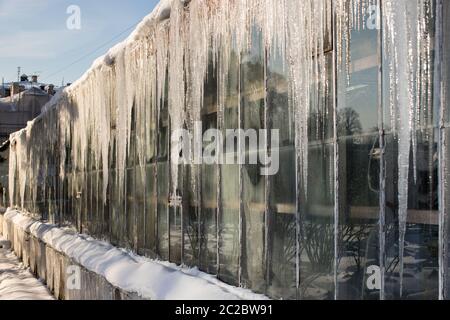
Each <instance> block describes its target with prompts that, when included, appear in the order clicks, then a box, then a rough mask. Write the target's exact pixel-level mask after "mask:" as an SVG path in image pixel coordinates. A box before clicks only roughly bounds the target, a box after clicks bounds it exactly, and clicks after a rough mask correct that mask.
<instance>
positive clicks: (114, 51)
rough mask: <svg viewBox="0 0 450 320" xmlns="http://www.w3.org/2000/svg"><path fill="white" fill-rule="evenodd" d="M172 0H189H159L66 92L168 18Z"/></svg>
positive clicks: (185, 1)
mask: <svg viewBox="0 0 450 320" xmlns="http://www.w3.org/2000/svg"><path fill="white" fill-rule="evenodd" d="M174 1H181V2H183V3H187V2H189V1H190V0H161V1H160V2H159V3H158V5H157V6H156V7H155V9H154V10H153V11H152V12H151V13H150V14H149V15H148V16H146V17H145V18H144V19H143V20H142V21H141V22H140V23H139V24H138V26H137V27H136V29H135V30H134V31H133V32H132V33H131V34H130V36H129V37H128V38H127V39H125V40H124V41H122V42H120V43H118V44H117V45H115V46H114V47H112V48H111V49H109V50H108V52H107V53H106V54H104V55H102V56H100V57H98V58H97V59H96V60H95V61H94V63H93V64H92V66H91V68H89V69H88V70H87V71H86V72H85V73H84V74H83V75H82V76H81V77H80V78H79V79H78V80H77V81H75V82H74V83H73V84H72V85H71V86H70V87H68V88H67V89H66V90H67V91H68V92H71V91H73V90H75V88H76V87H77V86H79V85H80V84H81V83H82V82H83V81H84V80H86V79H87V77H88V76H89V74H90V73H92V72H93V71H95V70H96V69H100V68H101V67H103V66H109V65H111V62H112V61H114V60H115V57H117V55H119V54H120V53H121V52H122V51H124V50H125V48H126V47H127V46H129V45H131V44H132V43H133V42H134V41H136V40H138V39H139V38H141V37H144V36H146V35H147V34H148V32H149V30H150V28H151V26H152V25H154V24H156V23H158V22H160V21H163V20H165V19H167V18H169V17H170V11H171V8H172V3H173V2H174Z"/></svg>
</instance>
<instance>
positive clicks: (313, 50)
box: [10, 0, 432, 274]
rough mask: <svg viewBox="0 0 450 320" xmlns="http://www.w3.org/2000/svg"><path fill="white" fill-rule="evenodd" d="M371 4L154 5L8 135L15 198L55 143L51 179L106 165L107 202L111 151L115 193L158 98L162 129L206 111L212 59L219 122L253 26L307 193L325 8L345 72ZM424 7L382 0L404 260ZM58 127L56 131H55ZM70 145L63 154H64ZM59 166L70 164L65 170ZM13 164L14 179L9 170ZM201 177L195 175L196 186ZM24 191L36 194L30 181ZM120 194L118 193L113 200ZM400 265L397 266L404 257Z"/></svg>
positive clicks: (243, 1)
mask: <svg viewBox="0 0 450 320" xmlns="http://www.w3.org/2000/svg"><path fill="white" fill-rule="evenodd" d="M330 3H332V5H330ZM377 3H378V1H377V0H361V1H359V0H357V1H356V0H355V1H349V0H336V1H326V0H320V1H318V0H302V1H291V0H229V1H222V0H191V1H180V0H164V1H161V3H160V4H159V5H158V7H157V8H156V9H155V11H154V12H153V13H152V14H150V15H149V16H148V17H147V18H145V19H144V21H143V22H142V23H141V24H140V25H139V26H138V28H137V29H136V31H135V32H133V34H132V35H131V36H130V37H129V39H127V40H126V41H125V42H123V43H121V44H119V45H118V46H116V47H114V48H113V49H111V50H110V51H109V52H108V53H107V54H106V55H105V56H103V57H101V58H99V59H98V60H97V61H96V62H95V63H94V65H93V66H92V68H91V69H90V70H89V71H88V72H86V74H85V75H84V76H83V77H82V78H81V79H80V80H78V81H77V82H76V83H74V84H73V85H72V86H71V87H69V88H67V89H66V90H64V92H62V93H60V94H58V95H57V96H55V97H54V98H53V99H52V101H51V102H50V103H49V104H48V105H47V106H46V108H45V110H44V112H43V114H42V115H41V116H40V117H39V118H38V119H36V120H35V121H33V122H31V123H30V124H29V125H28V127H27V133H26V138H25V137H24V135H25V133H24V132H22V133H19V134H18V135H22V136H21V137H20V138H19V137H18V135H16V140H20V141H19V142H18V143H17V145H16V147H15V148H16V149H15V150H16V152H15V153H14V156H11V157H10V163H11V165H10V188H11V197H13V195H14V181H15V179H16V178H18V179H19V186H20V188H21V192H20V197H21V201H22V204H23V203H24V197H25V191H24V190H25V186H26V184H27V181H28V182H30V181H36V180H43V178H44V177H47V176H48V175H49V174H51V172H50V170H52V169H51V167H50V168H49V167H48V166H47V164H48V163H49V161H48V159H45V158H44V157H45V154H46V153H45V152H43V150H42V149H43V148H47V149H48V150H53V151H55V150H54V149H55V148H59V150H57V151H58V152H57V154H59V155H60V159H59V163H60V168H59V179H61V180H62V181H63V180H64V179H66V176H67V174H68V173H72V174H73V173H77V172H87V171H90V170H91V169H92V168H96V169H103V177H102V178H103V179H102V181H103V185H102V193H103V200H104V201H106V199H107V187H108V183H109V175H108V170H107V169H109V168H110V167H111V166H112V164H111V160H112V153H113V152H115V153H116V156H115V159H116V164H115V167H116V168H117V181H116V183H118V186H119V188H120V189H121V191H123V190H124V188H125V186H124V185H125V168H126V162H127V155H129V153H130V137H131V134H132V133H133V132H134V133H137V137H138V138H137V146H136V149H137V161H138V164H139V165H140V166H141V167H143V166H144V165H145V160H146V158H151V157H153V156H155V154H154V152H155V151H154V150H149V149H148V148H146V146H147V145H148V144H149V141H146V139H153V143H155V139H156V138H155V137H154V136H152V133H151V132H150V131H151V130H152V129H155V126H157V119H159V115H160V113H161V111H162V109H163V106H164V105H165V103H166V100H167V104H168V108H169V115H170V130H171V131H173V130H176V129H179V128H183V127H187V129H188V130H189V131H191V132H192V131H193V127H192V126H193V125H194V123H195V122H196V121H199V120H200V115H201V110H202V108H203V97H204V92H203V90H204V83H205V80H206V79H207V77H208V58H209V56H212V58H213V63H214V66H215V68H216V71H217V74H218V83H217V87H218V88H217V92H218V121H219V123H221V122H222V121H223V118H224V109H225V104H226V95H227V85H228V70H229V66H230V61H231V56H232V55H233V56H237V57H238V59H240V58H239V57H241V55H243V54H245V53H247V52H248V50H249V48H250V47H251V45H252V43H251V42H252V36H251V34H252V31H253V30H254V28H255V26H256V28H257V29H258V30H259V31H260V32H261V34H262V36H263V39H264V45H265V51H266V52H267V55H269V56H270V55H274V54H277V55H280V56H281V57H284V60H285V61H286V65H285V66H284V67H285V68H286V71H287V73H288V75H289V104H290V106H289V107H290V112H291V113H292V114H293V117H294V119H295V146H296V148H295V149H296V154H297V159H298V163H299V167H300V168H301V172H300V177H299V178H300V180H301V182H302V184H303V186H304V190H307V181H308V179H307V178H308V174H309V173H308V144H309V141H308V127H309V123H308V115H309V114H310V109H311V108H318V105H319V103H320V101H322V100H323V99H322V98H323V97H324V96H326V94H327V89H326V88H325V86H315V85H312V84H317V83H324V82H325V81H326V74H327V69H326V68H327V67H326V63H325V55H324V48H325V42H324V39H325V38H326V35H327V32H329V30H331V28H330V26H331V24H332V21H331V19H330V17H331V16H332V15H331V14H330V13H331V11H332V10H333V7H334V9H335V11H336V15H335V17H336V22H335V23H336V28H337V32H336V35H337V41H336V42H337V43H336V55H337V57H338V68H341V69H342V68H345V69H346V70H350V49H349V48H350V40H351V31H352V30H353V29H354V28H359V27H360V26H361V25H364V23H362V22H364V21H363V20H364V18H363V16H364V15H365V14H366V12H367V10H366V9H367V6H368V5H373V4H377ZM431 3H432V1H431V0H384V1H382V4H383V12H384V14H383V25H384V27H383V30H384V34H383V38H384V41H385V48H386V57H387V60H388V61H390V65H389V74H390V82H391V83H390V87H391V89H390V93H391V99H390V100H391V101H390V102H391V103H390V104H391V105H390V109H391V112H392V128H393V129H394V130H395V132H396V134H397V135H398V140H399V158H398V167H399V184H398V185H399V191H398V193H399V195H398V200H399V229H400V238H399V248H400V249H399V255H400V258H401V259H403V251H404V238H405V231H406V220H407V207H408V178H409V164H410V156H409V154H410V150H411V146H412V148H413V154H414V158H415V153H416V152H415V149H416V138H415V127H416V123H417V122H418V120H419V117H418V114H420V108H419V106H420V101H421V100H420V99H418V98H417V97H418V96H421V95H420V91H421V90H430V89H429V88H430V87H431V86H423V87H422V86H418V85H417V84H418V83H423V81H429V83H431V75H430V72H429V70H430V66H429V64H430V60H431V59H430V52H431V41H430V37H429V32H428V28H429V25H430V24H429V23H428V22H429V19H430V12H432V8H431V6H432V4H431ZM418 62H420V63H418ZM417 66H419V67H417ZM266 67H267V66H266ZM424 70H425V71H424ZM348 74H349V72H348ZM166 80H167V81H166ZM166 82H168V86H167V87H166ZM424 88H425V89H424ZM430 96H431V95H430ZM133 112H134V115H135V119H136V121H135V125H134V124H133ZM57 130H59V134H58V135H55V132H57ZM133 130H135V131H133ZM134 133H133V134H134ZM169 136H170V134H169ZM56 139H58V141H57V140H56ZM178 143H180V142H179V141H172V142H171V150H170V157H171V158H172V159H173V157H177V156H178V154H177V153H176V151H177V150H178V145H177V144H178ZM68 145H70V146H71V148H70V150H71V151H70V153H67V150H68V148H67V146H68ZM414 162H415V161H414ZM66 163H70V170H71V171H70V172H67V171H68V167H67V166H66ZM16 166H17V167H18V168H19V170H18V171H19V172H20V176H19V177H15V172H16ZM414 166H415V165H414ZM414 171H415V170H414ZM170 172H171V192H172V193H176V191H177V188H178V167H177V165H176V164H175V161H172V164H171V168H170ZM74 179H75V181H74V183H75V185H83V184H84V183H85V179H86V177H85V175H76V177H75V178H74ZM197 183H198V181H196V180H195V179H193V181H192V184H193V185H192V189H193V190H195V189H196V188H197V186H196V184H197ZM34 185H36V184H34ZM30 192H31V193H32V197H33V199H36V197H37V196H38V195H37V192H38V191H37V189H36V188H34V189H33V190H30ZM121 194H122V192H119V196H120V195H121ZM11 200H13V199H11ZM12 202H13V201H12ZM400 265H401V274H403V261H401V263H400Z"/></svg>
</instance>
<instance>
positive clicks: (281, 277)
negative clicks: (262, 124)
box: [267, 55, 297, 299]
mask: <svg viewBox="0 0 450 320" xmlns="http://www.w3.org/2000/svg"><path fill="white" fill-rule="evenodd" d="M283 63H284V61H283V59H282V58H281V57H280V56H278V55H277V56H275V55H274V56H272V57H271V59H270V60H269V65H268V79H267V83H268V98H267V101H268V105H267V109H268V111H267V112H269V114H270V115H271V122H272V124H271V127H272V128H271V129H274V130H279V136H280V143H279V150H278V151H279V156H280V158H279V163H280V168H279V171H278V173H277V174H276V175H275V176H273V177H270V179H271V186H272V187H271V189H270V196H269V197H270V198H269V203H270V215H269V221H268V228H269V243H268V250H269V253H268V255H269V261H268V268H269V270H268V275H269V279H268V294H269V295H270V296H271V297H274V298H281V299H295V298H296V297H297V285H296V282H297V277H296V267H297V265H296V252H297V244H296V240H297V237H296V233H297V219H296V207H295V204H296V201H295V199H296V185H295V184H296V169H295V151H294V136H293V133H294V126H293V124H294V122H293V119H292V116H291V113H290V112H289V101H288V82H287V77H288V75H287V72H286V70H285V68H283Z"/></svg>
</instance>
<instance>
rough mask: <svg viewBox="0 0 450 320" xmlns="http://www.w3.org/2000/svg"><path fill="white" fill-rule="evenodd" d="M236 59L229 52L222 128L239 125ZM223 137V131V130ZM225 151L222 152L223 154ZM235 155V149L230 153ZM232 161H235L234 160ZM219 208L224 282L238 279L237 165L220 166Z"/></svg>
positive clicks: (232, 127)
mask: <svg viewBox="0 0 450 320" xmlns="http://www.w3.org/2000/svg"><path fill="white" fill-rule="evenodd" d="M239 81H240V79H239V60H238V56H237V54H236V53H235V51H232V52H231V53H230V66H229V70H228V88H227V98H226V103H225V110H224V128H223V129H224V130H223V132H224V133H225V130H226V129H235V128H239V118H238V114H239V113H238V105H239V104H238V96H239V91H238V90H239ZM224 137H225V139H226V134H224ZM226 156H227V155H226V154H225V157H226ZM230 156H234V157H236V158H237V153H236V152H234V153H232V154H230ZM235 163H236V162H235ZM221 178H222V179H221V186H220V189H221V199H220V203H221V212H220V215H219V277H220V279H222V280H224V281H225V282H227V283H230V284H233V285H238V283H239V279H238V277H239V256H240V247H239V243H240V241H239V235H240V233H239V226H240V223H239V219H240V218H239V207H240V195H239V180H240V179H239V165H233V164H224V165H222V166H221Z"/></svg>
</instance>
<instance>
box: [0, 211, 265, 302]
mask: <svg viewBox="0 0 450 320" xmlns="http://www.w3.org/2000/svg"><path fill="white" fill-rule="evenodd" d="M4 219H5V220H6V221H11V222H12V223H14V224H15V225H16V226H17V227H19V228H20V229H22V230H24V231H27V232H30V233H31V234H32V235H33V236H35V237H37V238H39V239H41V240H42V241H43V242H45V243H46V244H47V245H49V246H51V247H52V248H54V249H56V250H58V251H60V252H61V253H64V254H65V255H67V256H68V257H70V258H71V259H72V260H74V261H75V262H76V263H78V264H80V265H81V266H83V267H84V268H86V269H88V270H89V271H92V272H95V273H97V274H100V275H102V276H103V277H104V278H105V279H106V280H107V281H108V282H110V283H111V284H112V285H114V286H116V287H118V288H120V289H122V290H124V291H126V292H132V293H137V294H139V296H141V297H142V298H144V299H152V300H239V299H243V300H267V299H268V298H267V297H266V296H264V295H259V294H255V293H253V292H251V291H250V290H247V289H242V288H236V287H233V286H230V285H227V284H225V283H223V282H221V281H220V280H218V279H217V278H216V277H214V276H212V275H209V274H206V273H204V272H200V271H199V270H198V269H197V268H192V269H189V268H186V267H179V266H177V265H175V264H172V263H169V262H162V261H156V260H151V259H148V258H144V257H141V256H137V255H135V254H133V253H131V252H129V251H126V250H124V249H118V248H116V247H114V246H112V245H111V244H109V243H107V242H102V241H98V240H95V239H93V238H91V237H89V236H86V235H80V234H78V233H76V232H74V231H73V230H69V229H64V228H58V227H57V226H55V225H51V224H47V223H41V222H39V221H36V220H34V219H32V218H30V217H28V216H26V215H25V214H23V213H21V212H19V211H17V210H14V209H11V208H9V209H8V210H7V211H6V213H5V215H4Z"/></svg>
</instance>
